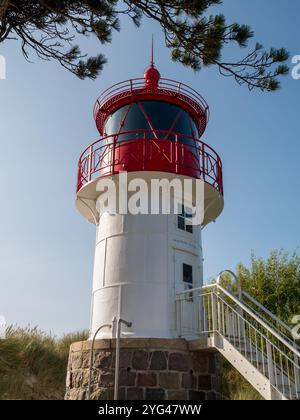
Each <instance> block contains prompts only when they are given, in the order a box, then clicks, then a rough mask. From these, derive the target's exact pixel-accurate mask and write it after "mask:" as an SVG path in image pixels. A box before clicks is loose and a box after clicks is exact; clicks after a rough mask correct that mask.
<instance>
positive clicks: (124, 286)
mask: <svg viewBox="0 0 300 420" xmlns="http://www.w3.org/2000/svg"><path fill="white" fill-rule="evenodd" d="M183 263H186V264H189V265H192V266H193V278H194V284H193V287H200V286H201V285H202V277H203V274H202V272H203V270H202V247H201V228H200V227H198V226H194V229H193V234H191V233H189V232H185V231H182V230H180V229H178V227H177V215H174V214H171V215H130V214H129V215H116V216H113V215H109V214H107V213H104V214H101V215H99V224H98V225H97V240H96V250H95V263H94V276H93V294H92V314H91V337H92V336H93V334H94V333H95V331H96V330H97V329H98V328H99V326H100V325H102V324H106V323H110V322H111V321H112V319H113V318H114V317H117V318H119V317H121V318H123V319H125V320H126V321H129V322H132V328H130V329H126V328H123V336H128V337H149V338H171V337H177V333H176V332H175V294H176V293H178V292H179V291H183V290H184V284H183V281H182V264H183ZM195 304H196V302H194V303H191V312H190V317H191V319H192V318H195V316H194V310H195V306H194V305H195ZM187 322H188V320H187ZM111 334H112V333H111V332H105V331H103V332H101V333H100V334H99V337H101V338H106V337H107V338H110V337H111Z"/></svg>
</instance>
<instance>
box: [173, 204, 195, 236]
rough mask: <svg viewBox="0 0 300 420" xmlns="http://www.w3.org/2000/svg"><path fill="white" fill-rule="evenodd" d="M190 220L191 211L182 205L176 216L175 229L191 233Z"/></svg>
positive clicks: (192, 230)
mask: <svg viewBox="0 0 300 420" xmlns="http://www.w3.org/2000/svg"><path fill="white" fill-rule="evenodd" d="M191 218H192V211H191V209H188V208H187V207H184V206H183V205H181V206H180V213H179V214H178V218H177V227H178V229H180V230H183V231H185V232H188V233H193V232H194V229H193V225H192V222H191V220H190V219H191Z"/></svg>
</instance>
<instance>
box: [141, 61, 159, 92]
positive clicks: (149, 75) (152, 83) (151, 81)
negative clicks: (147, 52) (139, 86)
mask: <svg viewBox="0 0 300 420" xmlns="http://www.w3.org/2000/svg"><path fill="white" fill-rule="evenodd" d="M144 78H145V83H146V86H148V87H158V82H159V80H160V73H159V71H158V70H157V69H156V68H155V67H154V66H153V65H151V67H149V68H148V69H147V70H146V71H145V73H144Z"/></svg>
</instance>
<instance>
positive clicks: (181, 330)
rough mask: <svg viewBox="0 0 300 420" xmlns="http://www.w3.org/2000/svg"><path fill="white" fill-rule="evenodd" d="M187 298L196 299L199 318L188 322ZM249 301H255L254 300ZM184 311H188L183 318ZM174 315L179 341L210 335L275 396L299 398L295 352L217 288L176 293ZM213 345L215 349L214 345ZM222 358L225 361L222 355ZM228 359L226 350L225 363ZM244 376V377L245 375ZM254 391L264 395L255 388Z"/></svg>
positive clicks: (299, 371) (297, 354) (244, 306)
mask: <svg viewBox="0 0 300 420" xmlns="http://www.w3.org/2000/svg"><path fill="white" fill-rule="evenodd" d="M191 296H195V297H197V302H200V303H199V306H197V305H196V306H195V308H198V309H197V311H198V310H199V314H198V315H197V319H194V320H193V319H192V318H191V312H190V311H191V306H190V305H191V302H193V301H195V302H196V300H193V298H191ZM253 300H254V301H255V299H254V298H253ZM255 302H256V301H255ZM262 307H263V306H262ZM195 308H194V309H195ZM263 308H264V307H263ZM185 310H187V311H188V312H186V314H185V312H184V311H185ZM175 311H176V328H177V331H178V334H179V336H180V337H184V336H186V337H188V336H191V335H192V336H194V335H200V336H204V337H207V336H208V335H210V334H213V337H215V339H216V340H217V337H218V336H221V337H223V338H224V339H226V340H227V341H228V342H229V343H230V344H231V345H232V346H233V347H234V348H235V350H236V351H237V352H239V353H240V354H241V355H243V357H245V358H246V359H247V360H248V362H249V363H250V364H252V366H253V367H254V368H255V369H256V370H257V371H258V372H257V374H258V373H260V374H262V375H263V376H264V377H267V379H268V380H269V383H270V386H271V388H272V389H274V390H275V391H276V393H277V394H276V395H277V396H279V395H280V396H282V398H289V399H293V398H299V397H300V366H299V360H300V352H299V348H298V347H297V346H296V345H295V343H294V342H291V340H289V339H288V337H286V336H285V335H284V334H283V333H282V332H281V331H278V330H276V329H275V328H274V326H273V325H270V323H269V322H268V321H266V319H264V317H263V316H262V315H261V314H257V313H256V312H255V311H254V310H253V308H251V307H250V306H247V304H246V303H245V302H243V301H242V300H241V299H239V298H238V297H236V296H235V295H234V294H233V293H231V292H230V291H228V290H226V289H225V288H224V287H222V286H221V285H220V284H218V283H214V284H210V285H205V286H203V287H200V288H195V289H192V290H187V291H184V292H181V293H178V294H177V295H176V306H175ZM178 311H179V312H178ZM266 313H269V311H268V312H266ZM188 314H189V316H187V315H188ZM272 315H273V314H272ZM272 319H273V320H277V317H275V315H273V317H272ZM178 321H179V322H178ZM195 321H196V323H195ZM283 325H285V324H284V323H283ZM213 342H214V343H215V346H218V344H217V343H218V341H215V340H214V341H213ZM224 355H225V357H226V354H225V353H224ZM231 356H232V354H231V350H229V353H228V358H229V360H230V357H231ZM253 374H254V372H253ZM245 376H246V377H247V372H245ZM257 381H258V382H259V379H257ZM257 390H258V391H259V392H262V395H266V394H264V391H263V390H262V388H260V387H259V385H257ZM270 392H271V394H268V395H273V394H272V391H271V390H270ZM278 393H279V394H278Z"/></svg>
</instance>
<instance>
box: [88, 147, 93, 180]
mask: <svg viewBox="0 0 300 420" xmlns="http://www.w3.org/2000/svg"><path fill="white" fill-rule="evenodd" d="M92 159H93V146H90V149H89V166H88V180H89V181H91V179H92Z"/></svg>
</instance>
